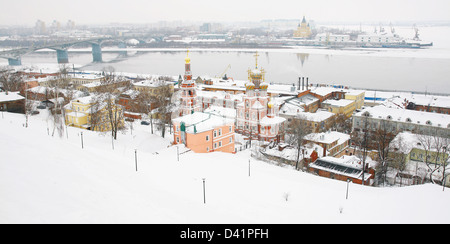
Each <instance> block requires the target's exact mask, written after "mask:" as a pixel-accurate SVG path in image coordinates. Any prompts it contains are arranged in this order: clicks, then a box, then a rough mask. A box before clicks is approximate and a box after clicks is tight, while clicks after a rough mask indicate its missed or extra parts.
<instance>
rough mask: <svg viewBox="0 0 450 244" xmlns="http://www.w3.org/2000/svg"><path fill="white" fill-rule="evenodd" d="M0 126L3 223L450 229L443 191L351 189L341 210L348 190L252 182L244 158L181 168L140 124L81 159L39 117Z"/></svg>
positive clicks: (265, 167) (212, 159) (103, 138)
mask: <svg viewBox="0 0 450 244" xmlns="http://www.w3.org/2000/svg"><path fill="white" fill-rule="evenodd" d="M3 116H4V117H3V118H2V117H1V115H0V223H450V209H449V208H445V207H444V206H449V203H450V189H446V190H445V191H444V192H443V191H442V187H440V186H436V185H420V186H412V187H403V188H374V187H363V186H360V185H355V184H352V183H350V185H349V199H348V200H346V199H345V193H346V187H347V183H346V182H341V181H336V180H331V179H326V178H321V177H318V176H314V175H312V174H307V173H303V172H297V171H295V170H292V169H290V168H282V167H279V166H274V165H271V164H268V163H265V162H260V161H256V160H254V159H251V163H250V167H251V175H250V176H249V174H248V173H249V172H248V168H249V158H250V152H249V151H248V150H247V151H243V152H240V153H237V154H235V155H233V154H224V153H210V154H195V153H192V152H187V153H184V154H182V155H180V161H179V162H178V161H177V153H176V152H177V148H176V147H169V145H170V135H168V137H169V138H166V139H163V138H161V137H160V136H159V134H155V135H152V134H151V133H150V127H149V126H144V125H140V124H139V123H135V125H134V130H133V134H132V135H131V131H128V132H127V133H126V134H119V136H118V141H115V142H114V150H113V149H112V143H111V137H110V136H109V134H99V133H96V132H95V133H94V132H91V131H85V130H84V131H83V142H84V149H82V148H81V137H80V131H81V130H79V129H75V128H69V130H68V133H67V135H66V133H64V134H63V136H62V137H58V136H56V135H55V136H54V137H52V136H51V132H52V126H51V122H47V121H46V120H45V118H46V115H45V114H44V113H42V112H41V114H39V115H36V116H33V117H31V121H30V125H29V127H28V128H24V127H23V124H24V123H25V117H24V115H19V114H10V113H4V114H3ZM47 124H48V127H49V129H50V135H48V132H47ZM67 136H68V138H67ZM135 149H137V159H138V165H137V167H138V171H137V172H136V168H135V167H136V166H135ZM179 150H180V152H184V151H186V149H185V148H181V147H180V149H179ZM203 178H204V179H205V185H206V204H204V203H203V201H204V199H203V181H202V179H203Z"/></svg>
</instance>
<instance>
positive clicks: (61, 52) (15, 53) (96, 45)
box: [0, 37, 120, 65]
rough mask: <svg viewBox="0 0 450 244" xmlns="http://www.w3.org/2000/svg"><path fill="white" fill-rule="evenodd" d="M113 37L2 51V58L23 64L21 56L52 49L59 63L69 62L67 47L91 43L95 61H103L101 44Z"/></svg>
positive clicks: (9, 61) (12, 62) (11, 63)
mask: <svg viewBox="0 0 450 244" xmlns="http://www.w3.org/2000/svg"><path fill="white" fill-rule="evenodd" d="M112 39H113V38H111V37H102V38H92V39H86V40H78V41H73V42H64V43H56V44H51V45H44V46H38V47H29V48H19V49H13V50H7V51H2V52H0V58H5V59H8V64H9V65H22V60H21V57H22V56H23V55H25V54H28V53H32V52H35V51H37V50H40V49H52V50H55V51H56V57H57V59H58V63H59V64H64V63H68V62H69V55H68V53H67V49H69V47H71V46H73V45H76V44H79V43H89V44H91V45H92V60H93V62H103V59H102V48H101V45H102V43H103V42H104V41H107V40H112ZM119 46H120V45H119Z"/></svg>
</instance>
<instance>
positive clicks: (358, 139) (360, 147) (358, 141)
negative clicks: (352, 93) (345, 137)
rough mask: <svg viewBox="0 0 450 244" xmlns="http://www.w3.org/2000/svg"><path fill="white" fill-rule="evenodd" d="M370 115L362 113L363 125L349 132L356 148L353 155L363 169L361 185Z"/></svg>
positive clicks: (368, 139) (367, 144) (368, 137)
mask: <svg viewBox="0 0 450 244" xmlns="http://www.w3.org/2000/svg"><path fill="white" fill-rule="evenodd" d="M369 116H370V115H369V114H368V113H366V114H364V118H363V121H362V122H363V125H362V129H361V130H359V129H358V130H356V129H355V130H354V131H353V132H352V133H351V134H350V138H351V140H352V144H353V145H354V146H355V148H356V149H357V151H356V153H354V155H355V156H357V157H358V158H359V159H360V160H361V161H362V164H363V170H362V185H364V179H365V178H364V177H365V176H364V173H365V170H366V158H367V151H368V150H369V142H370V131H369V122H368V117H369Z"/></svg>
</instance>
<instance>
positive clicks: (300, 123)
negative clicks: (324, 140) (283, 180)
mask: <svg viewBox="0 0 450 244" xmlns="http://www.w3.org/2000/svg"><path fill="white" fill-rule="evenodd" d="M310 132H311V128H310V127H308V126H307V123H306V118H305V117H304V116H298V117H297V118H294V119H293V120H291V122H290V123H289V124H288V126H287V129H286V142H287V143H288V144H290V145H292V146H294V147H295V148H297V159H296V161H295V169H296V170H298V169H299V164H300V168H301V169H302V170H303V168H304V165H303V163H301V161H302V160H303V157H300V155H302V147H303V141H304V138H305V136H306V135H308V134H309V133H310Z"/></svg>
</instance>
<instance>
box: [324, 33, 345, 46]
mask: <svg viewBox="0 0 450 244" xmlns="http://www.w3.org/2000/svg"><path fill="white" fill-rule="evenodd" d="M315 40H316V41H317V42H320V43H325V44H336V43H342V42H349V41H350V35H337V34H330V33H320V34H317V35H316V38H315Z"/></svg>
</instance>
